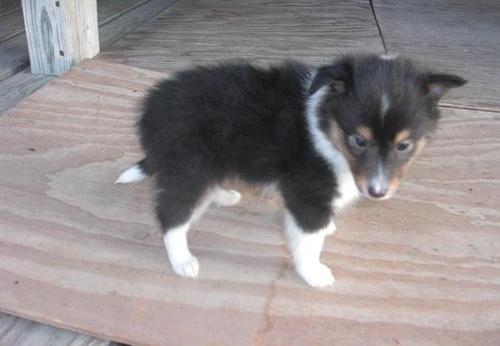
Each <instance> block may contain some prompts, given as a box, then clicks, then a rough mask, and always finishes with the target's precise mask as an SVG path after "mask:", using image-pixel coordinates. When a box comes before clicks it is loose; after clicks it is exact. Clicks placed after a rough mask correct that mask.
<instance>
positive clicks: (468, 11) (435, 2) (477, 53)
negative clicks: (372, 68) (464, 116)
mask: <svg viewBox="0 0 500 346" xmlns="http://www.w3.org/2000/svg"><path fill="white" fill-rule="evenodd" d="M373 3H374V7H375V13H376V16H377V18H378V20H379V23H380V27H381V29H382V35H383V36H384V40H385V42H386V45H387V47H388V49H389V51H396V52H401V53H405V54H408V55H410V56H414V57H418V58H420V59H421V60H423V61H425V62H426V63H427V64H428V65H429V67H433V68H436V69H441V70H446V71H450V72H454V73H457V74H460V75H461V76H463V77H464V78H465V79H467V80H469V84H468V85H467V86H466V87H464V88H461V89H460V90H457V92H456V93H454V94H453V95H449V96H448V97H446V101H447V102H448V103H450V104H453V105H455V106H468V107H473V108H483V109H492V110H496V111H498V110H500V91H499V88H498V81H499V80H500V47H499V45H498V40H499V38H500V2H498V1H491V0H478V1H466V0H425V1H422V0H405V1H399V0H374V1H373Z"/></svg>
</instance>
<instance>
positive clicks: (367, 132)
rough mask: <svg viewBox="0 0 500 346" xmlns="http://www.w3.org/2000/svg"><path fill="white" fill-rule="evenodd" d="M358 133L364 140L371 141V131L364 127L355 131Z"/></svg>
mask: <svg viewBox="0 0 500 346" xmlns="http://www.w3.org/2000/svg"><path fill="white" fill-rule="evenodd" d="M356 130H357V131H358V133H359V134H360V135H361V136H363V138H364V139H366V140H368V141H371V140H372V139H373V133H372V130H370V129H369V128H368V127H366V126H360V127H358V128H357V129H356Z"/></svg>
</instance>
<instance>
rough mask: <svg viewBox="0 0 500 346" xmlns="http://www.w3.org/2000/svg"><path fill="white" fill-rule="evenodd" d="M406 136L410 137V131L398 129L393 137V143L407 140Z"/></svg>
mask: <svg viewBox="0 0 500 346" xmlns="http://www.w3.org/2000/svg"><path fill="white" fill-rule="evenodd" d="M408 137H410V131H408V130H402V131H399V132H398V133H397V134H396V137H394V143H396V144H398V143H401V142H402V141H404V140H407V139H408Z"/></svg>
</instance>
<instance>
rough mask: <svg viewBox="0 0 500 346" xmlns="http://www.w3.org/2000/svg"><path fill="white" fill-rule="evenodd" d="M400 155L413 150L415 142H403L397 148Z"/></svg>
mask: <svg viewBox="0 0 500 346" xmlns="http://www.w3.org/2000/svg"><path fill="white" fill-rule="evenodd" d="M396 148H397V150H398V151H399V152H400V153H405V152H408V151H410V150H411V149H413V142H412V141H410V140H406V141H402V142H401V143H399V144H398V145H397V146H396Z"/></svg>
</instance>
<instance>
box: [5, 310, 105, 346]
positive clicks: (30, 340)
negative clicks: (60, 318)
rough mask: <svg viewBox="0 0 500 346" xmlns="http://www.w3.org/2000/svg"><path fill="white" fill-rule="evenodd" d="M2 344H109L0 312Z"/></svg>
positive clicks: (21, 345)
mask: <svg viewBox="0 0 500 346" xmlns="http://www.w3.org/2000/svg"><path fill="white" fill-rule="evenodd" d="M0 345H2V346H4V345H5V346H111V345H112V343H110V342H108V341H103V340H99V339H96V338H94V337H91V336H87V335H82V334H78V333H74V332H71V331H68V330H64V329H59V328H54V327H51V326H48V325H44V324H40V323H36V322H33V321H30V320H26V319H22V318H18V317H14V316H11V315H7V314H4V313H0Z"/></svg>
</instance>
